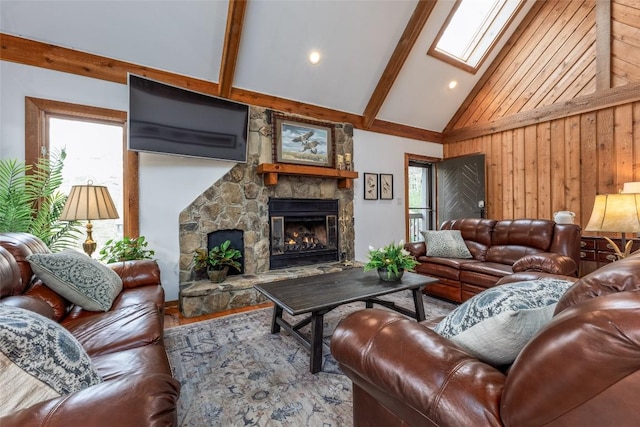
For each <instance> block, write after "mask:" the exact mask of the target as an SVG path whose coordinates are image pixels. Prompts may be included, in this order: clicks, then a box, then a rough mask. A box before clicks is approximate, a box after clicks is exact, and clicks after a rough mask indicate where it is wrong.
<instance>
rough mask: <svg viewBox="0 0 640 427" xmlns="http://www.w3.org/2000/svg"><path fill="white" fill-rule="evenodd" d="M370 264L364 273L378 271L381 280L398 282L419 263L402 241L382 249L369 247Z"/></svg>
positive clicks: (367, 264)
mask: <svg viewBox="0 0 640 427" xmlns="http://www.w3.org/2000/svg"><path fill="white" fill-rule="evenodd" d="M368 257H369V262H367V263H366V264H365V265H364V271H369V270H377V271H378V275H379V276H380V279H382V280H385V281H396V280H400V278H402V275H403V274H404V272H405V271H413V269H414V268H415V266H416V265H418V264H419V263H418V261H416V259H415V257H414V256H413V255H411V254H410V253H409V251H407V250H406V249H405V248H404V242H403V241H402V240H401V241H400V243H398V244H397V245H396V244H395V242H393V243H390V244H388V245H387V246H385V247H382V248H380V249H375V248H374V247H373V246H369V255H368Z"/></svg>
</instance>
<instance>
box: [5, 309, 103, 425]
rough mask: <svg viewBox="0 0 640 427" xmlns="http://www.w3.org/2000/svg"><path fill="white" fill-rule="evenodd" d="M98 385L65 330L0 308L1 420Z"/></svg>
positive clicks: (27, 314)
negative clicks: (6, 416) (9, 415)
mask: <svg viewBox="0 0 640 427" xmlns="http://www.w3.org/2000/svg"><path fill="white" fill-rule="evenodd" d="M101 382H102V379H101V378H100V375H98V373H97V371H96V370H95V368H94V367H93V364H92V363H91V359H90V358H89V356H88V355H87V353H86V352H85V351H84V349H83V348H82V346H81V345H80V343H79V342H78V341H77V340H76V339H75V338H74V337H73V335H71V333H70V332H69V331H67V330H66V329H65V328H64V327H62V326H61V325H59V324H58V323H56V322H54V321H53V320H50V319H47V318H46V317H44V316H41V315H39V314H37V313H35V312H32V311H29V310H25V309H23V308H19V307H12V306H8V305H4V304H0V389H1V390H2V392H1V393H0V416H4V415H7V414H10V413H12V412H14V411H18V410H20V409H24V408H27V407H29V406H31V405H34V404H36V403H38V402H40V401H44V400H49V399H52V398H55V397H57V396H61V395H65V394H69V393H74V392H76V391H80V390H82V389H84V388H87V387H90V386H92V385H95V384H99V383H101Z"/></svg>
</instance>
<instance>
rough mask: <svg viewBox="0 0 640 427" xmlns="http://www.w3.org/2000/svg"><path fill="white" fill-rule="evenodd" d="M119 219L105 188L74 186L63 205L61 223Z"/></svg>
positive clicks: (88, 185)
mask: <svg viewBox="0 0 640 427" xmlns="http://www.w3.org/2000/svg"><path fill="white" fill-rule="evenodd" d="M116 218H119V216H118V211H117V210H116V207H115V205H114V204H113V200H112V199H111V195H110V194H109V190H108V189H107V187H104V186H102V185H92V184H91V183H89V184H87V185H74V186H73V187H71V192H70V193H69V197H68V198H67V203H66V204H65V205H64V209H63V210H62V214H61V215H60V219H61V220H63V221H74V220H92V219H116Z"/></svg>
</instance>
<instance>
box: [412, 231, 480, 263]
mask: <svg viewBox="0 0 640 427" xmlns="http://www.w3.org/2000/svg"><path fill="white" fill-rule="evenodd" d="M421 233H422V235H423V236H424V241H425V244H426V246H427V256H436V257H442V258H473V257H472V256H471V252H469V248H467V245H466V243H464V239H463V238H462V233H460V230H440V231H435V230H425V231H421Z"/></svg>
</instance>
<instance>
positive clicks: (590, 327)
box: [501, 291, 640, 427]
mask: <svg viewBox="0 0 640 427" xmlns="http://www.w3.org/2000/svg"><path fill="white" fill-rule="evenodd" d="M638 313H640V293H639V292H637V291H635V292H633V291H632V292H617V293H614V294H609V295H602V296H598V297H596V298H591V299H589V300H586V301H583V302H581V303H578V304H576V305H573V306H571V307H569V308H567V309H566V310H564V311H563V312H561V313H560V314H557V315H556V316H555V317H554V318H553V319H552V320H551V322H550V323H549V324H547V325H546V326H545V327H544V328H543V329H541V330H540V331H539V332H538V334H537V335H536V336H535V337H534V338H533V340H532V341H530V342H529V343H528V344H527V345H526V346H525V347H524V348H523V350H522V352H521V353H520V354H519V355H518V358H517V359H516V360H515V362H514V363H513V365H512V366H511V370H510V371H509V375H508V377H507V380H506V383H505V388H504V393H503V395H502V403H501V406H502V410H501V414H502V418H503V421H504V424H505V425H513V426H523V427H525V426H541V425H550V424H556V425H590V426H600V425H610V426H622V425H637V423H638V420H639V419H640V406H639V405H638V402H637V396H638V390H639V387H640V322H638ZM569 355H575V357H571V356H569Z"/></svg>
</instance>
